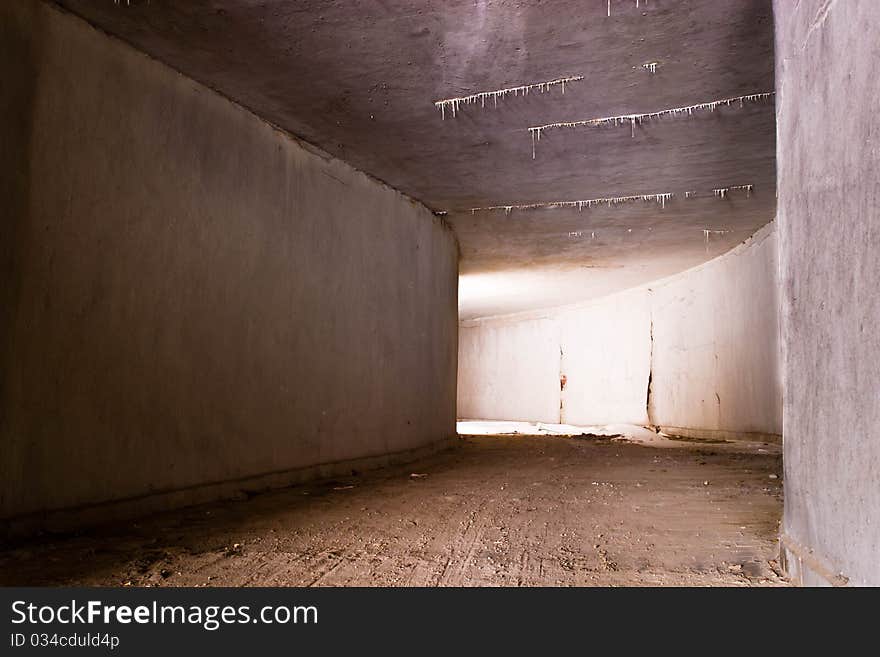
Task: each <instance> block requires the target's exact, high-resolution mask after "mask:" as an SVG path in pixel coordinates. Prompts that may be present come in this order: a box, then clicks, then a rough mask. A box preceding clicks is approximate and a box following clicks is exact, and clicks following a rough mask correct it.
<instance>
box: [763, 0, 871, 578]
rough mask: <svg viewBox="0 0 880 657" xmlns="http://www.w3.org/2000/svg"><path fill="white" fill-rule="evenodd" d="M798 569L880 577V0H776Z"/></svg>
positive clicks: (788, 473)
mask: <svg viewBox="0 0 880 657" xmlns="http://www.w3.org/2000/svg"><path fill="white" fill-rule="evenodd" d="M774 8H775V10H776V25H777V34H776V58H777V60H776V66H777V74H776V81H777V99H776V107H777V120H778V145H777V150H778V152H777V157H778V177H779V182H778V188H779V241H780V256H781V257H780V264H781V274H782V310H783V312H782V328H783V331H782V334H783V336H784V338H783V352H784V372H785V391H786V397H785V443H784V452H785V458H784V462H785V514H784V520H783V544H784V546H785V557H786V562H787V567H788V569H789V572H790V573H791V574H792V575H793V577H794V579H795V581H798V582H801V583H804V584H823V583H824V584H827V583H832V584H837V583H845V582H848V583H850V584H861V585H867V584H870V585H875V586H876V585H880V429H878V427H880V384H878V381H880V367H878V364H880V333H878V331H877V322H878V318H880V294H878V290H880V258H878V254H880V173H878V172H880V123H878V121H877V109H878V99H880V76H878V70H880V3H878V2H876V0H838V1H837V2H828V1H822V0H801V2H800V3H794V2H789V0H777V1H776V2H775V3H774Z"/></svg>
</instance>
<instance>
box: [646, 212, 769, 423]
mask: <svg viewBox="0 0 880 657" xmlns="http://www.w3.org/2000/svg"><path fill="white" fill-rule="evenodd" d="M777 269H778V267H777V258H776V234H775V231H774V230H773V227H772V226H770V227H765V228H763V229H762V230H761V231H759V232H758V233H757V234H756V235H755V236H753V237H752V238H751V239H750V240H749V242H748V243H747V244H746V245H744V246H739V247H737V248H735V249H733V250H732V251H730V252H728V253H727V254H725V255H723V256H721V257H719V258H716V259H715V260H712V261H711V262H709V263H707V264H705V265H703V266H701V267H698V268H696V269H692V270H690V271H687V272H684V273H683V274H681V275H680V276H675V277H673V278H669V279H665V280H663V281H660V282H658V283H655V284H654V285H652V286H651V291H650V296H649V298H650V305H651V318H652V322H653V334H654V356H653V361H652V368H653V376H652V384H651V408H650V415H651V421H652V423H653V424H657V425H661V426H663V427H666V428H669V430H671V431H677V432H678V433H687V432H688V431H687V430H693V429H698V430H700V432H701V433H702V434H703V435H705V434H707V432H709V431H711V432H717V433H715V434H714V435H717V436H719V437H724V436H725V435H726V434H727V433H733V434H775V435H781V434H782V383H781V377H780V373H779V372H780V370H779V366H780V353H779V339H778V337H779V328H778V283H777V281H778V273H777ZM681 430H683V431H681Z"/></svg>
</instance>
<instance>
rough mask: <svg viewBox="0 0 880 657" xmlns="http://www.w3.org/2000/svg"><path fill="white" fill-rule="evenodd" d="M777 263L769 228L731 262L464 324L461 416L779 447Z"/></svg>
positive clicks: (724, 260)
mask: <svg viewBox="0 0 880 657" xmlns="http://www.w3.org/2000/svg"><path fill="white" fill-rule="evenodd" d="M776 263H777V259H776V237H775V232H774V226H773V224H770V225H768V226H766V227H764V228H762V229H761V230H760V231H758V233H756V234H755V235H754V236H753V237H752V238H750V239H749V240H748V241H747V242H745V243H744V244H742V245H740V246H739V247H737V248H736V249H733V250H732V251H730V252H728V253H727V254H725V255H723V256H721V257H719V258H716V259H714V260H712V261H710V262H708V263H706V264H704V265H702V266H700V267H697V268H695V269H691V270H688V271H686V272H684V273H682V274H679V275H676V276H673V277H671V278H667V279H663V280H661V281H657V282H655V283H653V284H651V285H650V286H646V287H641V288H635V289H633V290H629V291H627V292H623V293H620V294H615V295H611V296H608V297H604V298H602V299H598V300H595V301H593V302H590V303H587V304H583V305H578V306H568V307H563V308H556V309H552V310H549V311H545V312H543V313H538V314H525V315H510V316H505V317H496V318H487V319H482V320H472V321H467V322H463V323H462V326H461V329H460V333H459V361H460V365H459V384H458V414H459V417H462V418H473V419H498V420H531V421H546V422H565V423H569V424H580V425H589V424H609V423H631V424H643V425H655V426H660V427H663V428H664V429H665V430H667V431H670V432H673V433H679V434H685V435H693V436H699V437H721V438H756V439H776V438H778V436H779V435H781V433H782V387H781V380H780V370H779V348H778V346H779V343H778V327H777V304H778V293H777V264H776ZM561 377H564V378H565V385H564V386H562V385H560V378H561ZM649 379H650V400H649V398H648V383H649Z"/></svg>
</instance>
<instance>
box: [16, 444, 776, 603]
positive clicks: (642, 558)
mask: <svg viewBox="0 0 880 657" xmlns="http://www.w3.org/2000/svg"><path fill="white" fill-rule="evenodd" d="M781 475H782V462H781V456H780V454H779V448H778V446H773V445H763V444H762V445H757V444H750V445H743V444H741V443H723V444H705V443H695V442H682V441H666V442H664V443H663V444H661V445H659V446H646V445H642V444H634V443H628V442H621V441H616V440H614V441H612V440H608V439H595V438H594V439H585V438H566V437H556V436H538V437H528V436H469V437H462V439H461V441H460V445H459V446H458V447H456V448H455V449H452V450H450V451H448V452H444V453H442V454H439V455H437V456H434V457H432V458H430V459H426V460H423V461H420V462H418V463H416V464H411V465H409V466H406V467H396V468H390V469H386V470H382V471H377V472H371V473H366V474H360V475H359V474H357V473H354V474H353V475H352V476H351V477H348V478H346V479H344V480H337V481H332V482H326V481H325V482H321V483H316V484H312V485H308V486H300V487H297V488H290V489H286V490H283V491H275V492H269V493H264V494H260V495H255V496H253V497H251V498H249V499H246V500H238V501H233V502H226V503H218V504H212V505H207V506H200V507H193V508H190V509H184V510H181V511H176V512H170V513H164V514H160V515H155V516H151V517H149V518H146V519H143V520H140V521H138V522H136V523H129V524H126V525H117V526H113V527H107V528H103V529H101V530H96V531H92V532H89V533H85V534H82V535H78V536H68V537H51V538H47V537H43V538H41V539H39V540H33V541H30V542H28V543H25V544H19V545H17V546H14V547H12V548H8V547H7V549H5V550H3V551H2V552H0V584H3V585H50V584H51V585H59V584H64V585H114V586H119V585H126V586H287V585H290V586H334V585H336V586H346V585H361V586H374V585H381V586H388V585H390V586H499V585H500V586H558V585H562V586H570V585H575V586H595V585H598V586H603V585H614V586H619V585H698V586H703V585H714V586H718V585H720V586H748V585H784V584H785V583H786V582H785V580H784V579H782V578H781V577H780V576H779V574H778V571H777V566H776V563H775V561H774V559H775V558H776V549H777V548H776V535H777V531H778V523H779V519H780V515H781V512H782V482H781V479H780V478H778V477H781Z"/></svg>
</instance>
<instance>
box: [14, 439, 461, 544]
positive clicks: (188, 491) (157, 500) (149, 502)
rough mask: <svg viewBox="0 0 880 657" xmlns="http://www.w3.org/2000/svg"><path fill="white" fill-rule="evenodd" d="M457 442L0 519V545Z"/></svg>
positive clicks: (371, 465)
mask: <svg viewBox="0 0 880 657" xmlns="http://www.w3.org/2000/svg"><path fill="white" fill-rule="evenodd" d="M457 442H458V436H457V435H456V436H451V437H449V438H445V439H443V440H440V441H438V442H435V443H432V444H430V445H426V446H424V447H419V448H416V449H410V450H405V451H401V452H394V453H392V454H383V455H381V456H368V457H365V458H359V459H351V460H347V461H337V462H335V463H323V464H320V465H313V466H308V467H305V468H297V469H294V470H283V471H279V472H269V473H265V474H261V475H255V476H251V477H243V478H241V479H233V480H229V481H220V482H211V483H207V484H200V485H196V486H192V487H189V488H182V489H176V490H169V491H162V492H158V493H150V494H148V495H143V496H138V497H130V498H126V499H121V500H111V501H108V502H100V503H98V504H90V505H86V506H81V507H72V508H66V509H55V510H51V511H41V512H37V513H30V514H26V515H22V516H17V517H14V518H6V519H0V540H2V541H9V540H11V539H21V538H27V537H29V536H33V535H34V534H38V533H41V532H49V533H63V532H70V531H74V530H80V529H86V528H89V527H97V526H99V525H103V524H107V523H112V522H118V521H121V520H129V519H132V518H137V517H140V516H145V515H149V514H151V513H158V512H160V511H170V510H172V509H179V508H182V507H187V506H194V505H197V504H206V503H208V502H218V501H221V500H232V499H244V498H246V497H247V496H249V495H252V494H254V493H260V492H265V491H268V490H273V489H279V488H287V487H289V486H296V485H299V484H304V483H307V482H310V481H315V480H316V479H325V478H330V477H339V476H343V475H349V474H351V471H352V470H359V471H365V470H376V469H379V468H384V467H387V466H390V465H400V464H403V463H409V462H411V461H416V460H418V459H421V458H425V457H427V456H431V455H433V454H436V453H438V452H442V451H445V450H447V449H451V448H453V447H454V446H455V445H456V444H457Z"/></svg>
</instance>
